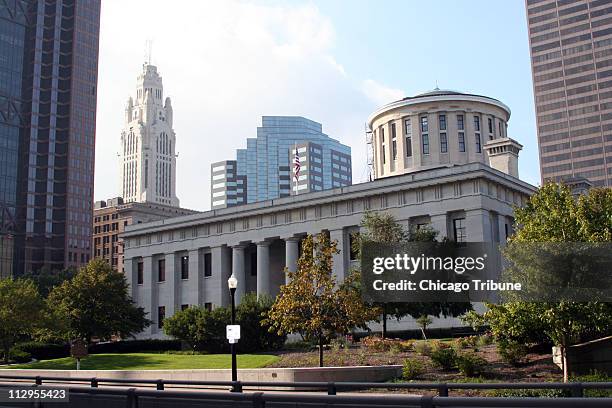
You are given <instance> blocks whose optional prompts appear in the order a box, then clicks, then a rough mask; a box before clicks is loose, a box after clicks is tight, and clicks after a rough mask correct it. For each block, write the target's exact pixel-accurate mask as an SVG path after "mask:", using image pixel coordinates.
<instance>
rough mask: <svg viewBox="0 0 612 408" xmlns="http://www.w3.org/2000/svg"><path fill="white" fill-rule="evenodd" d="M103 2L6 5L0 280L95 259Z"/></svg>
mask: <svg viewBox="0 0 612 408" xmlns="http://www.w3.org/2000/svg"><path fill="white" fill-rule="evenodd" d="M99 29H100V0H12V1H8V2H0V276H10V275H19V274H22V273H24V272H30V271H37V270H39V269H41V268H43V267H47V268H49V269H51V270H54V269H62V268H65V267H69V266H76V267H78V266H81V265H83V264H84V263H86V262H87V261H88V260H89V258H90V255H91V225H92V219H91V217H92V202H93V175H94V148H95V123H96V95H97V73H98V38H99Z"/></svg>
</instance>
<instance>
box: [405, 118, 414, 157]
mask: <svg viewBox="0 0 612 408" xmlns="http://www.w3.org/2000/svg"><path fill="white" fill-rule="evenodd" d="M404 131H405V132H406V135H405V136H406V157H412V125H411V123H410V119H406V120H404Z"/></svg>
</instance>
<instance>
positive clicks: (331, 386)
mask: <svg viewBox="0 0 612 408" xmlns="http://www.w3.org/2000/svg"><path fill="white" fill-rule="evenodd" d="M2 380H5V381H33V382H34V384H35V385H43V383H45V382H46V384H49V383H51V384H53V383H60V382H61V383H81V384H83V383H87V384H89V385H90V387H91V388H97V387H98V386H99V385H100V384H101V383H102V384H118V385H138V384H142V385H155V387H156V389H157V390H158V391H163V390H164V389H165V387H166V386H177V385H178V386H196V387H208V388H219V387H227V388H230V389H231V391H233V392H234V393H242V392H243V388H244V387H256V388H259V389H279V388H287V389H288V390H296V389H303V390H313V389H316V390H327V394H328V395H336V394H337V393H338V392H340V391H351V390H364V389H404V390H435V391H437V395H438V396H440V397H448V395H449V391H450V390H500V389H507V390H510V389H539V390H541V389H547V390H568V391H569V392H570V394H571V396H572V397H574V398H581V397H583V396H584V391H585V390H592V389H612V382H570V383H554V382H542V383H526V382H522V383H447V382H416V383H369V382H273V381H236V382H233V381H197V380H164V379H158V380H151V379H129V378H102V377H61V376H58V377H50V376H48V377H42V376H34V375H32V376H27V375H0V381H2ZM610 406H612V402H611V403H610Z"/></svg>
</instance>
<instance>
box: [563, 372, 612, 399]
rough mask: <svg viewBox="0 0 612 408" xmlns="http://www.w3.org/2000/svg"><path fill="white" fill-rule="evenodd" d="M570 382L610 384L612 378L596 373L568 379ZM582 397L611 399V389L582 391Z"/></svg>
mask: <svg viewBox="0 0 612 408" xmlns="http://www.w3.org/2000/svg"><path fill="white" fill-rule="evenodd" d="M570 381H571V382H610V381H612V377H609V376H607V375H606V374H604V373H600V372H598V371H595V372H592V373H591V374H587V375H580V376H577V377H572V378H570ZM584 396H585V397H589V398H612V389H596V388H594V389H589V390H584Z"/></svg>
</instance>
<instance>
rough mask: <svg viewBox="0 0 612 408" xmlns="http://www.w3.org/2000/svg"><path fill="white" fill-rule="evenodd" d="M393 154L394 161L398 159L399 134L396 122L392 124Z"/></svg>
mask: <svg viewBox="0 0 612 408" xmlns="http://www.w3.org/2000/svg"><path fill="white" fill-rule="evenodd" d="M391 155H392V157H393V161H395V160H397V134H396V131H395V123H392V124H391Z"/></svg>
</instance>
